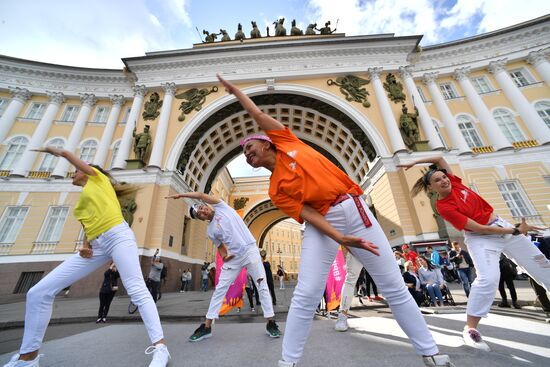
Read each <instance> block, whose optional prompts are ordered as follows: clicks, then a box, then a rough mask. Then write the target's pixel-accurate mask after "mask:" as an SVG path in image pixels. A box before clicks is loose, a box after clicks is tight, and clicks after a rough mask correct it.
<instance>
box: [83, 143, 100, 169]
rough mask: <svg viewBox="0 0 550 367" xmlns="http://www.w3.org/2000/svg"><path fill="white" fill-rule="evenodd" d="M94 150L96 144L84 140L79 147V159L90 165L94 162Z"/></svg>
mask: <svg viewBox="0 0 550 367" xmlns="http://www.w3.org/2000/svg"><path fill="white" fill-rule="evenodd" d="M96 150H97V142H96V141H95V140H86V141H85V142H84V143H83V144H82V146H81V147H80V159H82V160H83V161H84V162H89V163H91V162H92V161H93V160H94V156H95V152H96Z"/></svg>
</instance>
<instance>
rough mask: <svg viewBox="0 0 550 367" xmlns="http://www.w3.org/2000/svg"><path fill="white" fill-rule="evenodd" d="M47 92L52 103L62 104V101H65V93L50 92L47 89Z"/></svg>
mask: <svg viewBox="0 0 550 367" xmlns="http://www.w3.org/2000/svg"><path fill="white" fill-rule="evenodd" d="M46 94H47V95H48V100H49V102H50V103H52V104H56V105H58V106H59V105H60V104H61V103H63V102H65V99H66V98H65V95H64V94H63V93H61V92H48V91H46Z"/></svg>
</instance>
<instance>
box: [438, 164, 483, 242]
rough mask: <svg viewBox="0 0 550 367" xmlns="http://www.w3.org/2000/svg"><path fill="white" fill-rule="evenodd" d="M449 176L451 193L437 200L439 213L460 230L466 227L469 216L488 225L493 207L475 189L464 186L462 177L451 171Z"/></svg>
mask: <svg viewBox="0 0 550 367" xmlns="http://www.w3.org/2000/svg"><path fill="white" fill-rule="evenodd" d="M447 177H449V180H451V193H450V194H449V196H447V197H446V198H444V199H440V200H437V202H436V208H437V211H438V212H439V215H441V217H443V219H445V220H446V221H447V222H449V223H451V224H452V225H453V227H455V228H456V229H458V230H459V231H461V230H463V229H464V226H466V222H467V221H468V218H470V219H472V220H473V221H475V222H477V223H479V224H483V225H486V224H487V223H488V222H489V218H490V217H491V214H492V213H493V207H492V206H491V205H489V203H488V202H486V201H485V200H484V199H483V198H482V197H481V196H479V195H478V194H477V193H476V192H475V191H473V190H472V189H470V188H469V187H467V186H464V185H463V184H462V179H460V177H457V176H454V175H452V174H450V173H447Z"/></svg>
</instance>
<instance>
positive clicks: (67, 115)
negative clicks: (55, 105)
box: [61, 105, 80, 121]
mask: <svg viewBox="0 0 550 367" xmlns="http://www.w3.org/2000/svg"><path fill="white" fill-rule="evenodd" d="M79 110H80V107H79V106H73V105H68V106H66V107H65V111H63V116H61V121H75V120H76V116H77V115H78V111H79Z"/></svg>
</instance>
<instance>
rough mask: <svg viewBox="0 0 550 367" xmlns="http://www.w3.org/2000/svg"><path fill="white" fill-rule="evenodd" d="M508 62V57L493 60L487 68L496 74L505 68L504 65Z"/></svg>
mask: <svg viewBox="0 0 550 367" xmlns="http://www.w3.org/2000/svg"><path fill="white" fill-rule="evenodd" d="M507 62H508V59H507V58H504V59H499V60H496V61H491V62H490V63H489V66H488V67H487V69H489V72H490V73H491V74H496V73H498V72H501V71H504V70H505V69H504V67H505V66H506V63H507Z"/></svg>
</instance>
